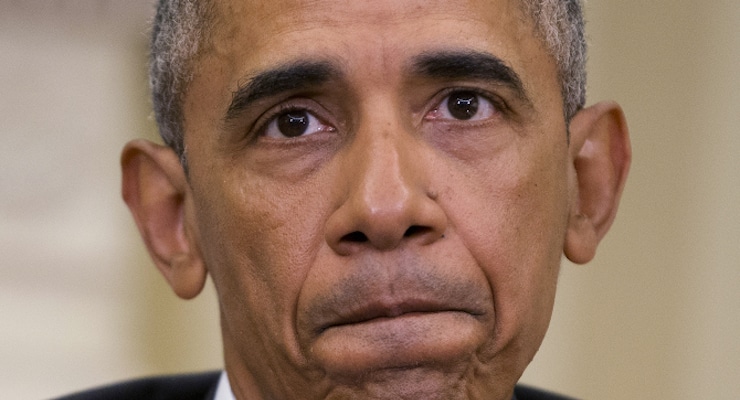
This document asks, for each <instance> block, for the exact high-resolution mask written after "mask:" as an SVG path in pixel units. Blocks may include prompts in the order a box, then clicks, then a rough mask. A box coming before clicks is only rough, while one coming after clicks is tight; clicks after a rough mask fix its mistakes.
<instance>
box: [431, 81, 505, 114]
mask: <svg viewBox="0 0 740 400" xmlns="http://www.w3.org/2000/svg"><path fill="white" fill-rule="evenodd" d="M455 92H472V93H475V94H476V95H478V96H481V97H483V98H485V99H486V100H488V101H490V102H491V104H493V106H494V107H495V108H496V110H497V111H499V112H502V113H503V112H508V111H509V106H508V104H507V102H506V101H505V100H504V99H503V98H502V97H501V96H499V95H496V94H495V93H492V92H491V91H489V90H485V89H480V88H476V87H471V86H454V87H449V88H445V89H442V90H440V91H438V92H437V93H435V95H434V96H433V97H432V99H434V100H433V101H432V108H430V109H428V110H427V111H426V112H429V111H431V110H434V109H435V108H437V107H439V106H440V105H441V104H442V101H444V100H445V99H446V98H447V97H449V96H450V95H451V94H453V93H455Z"/></svg>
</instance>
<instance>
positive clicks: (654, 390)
mask: <svg viewBox="0 0 740 400" xmlns="http://www.w3.org/2000/svg"><path fill="white" fill-rule="evenodd" d="M587 16H588V19H589V34H590V38H591V44H592V49H591V59H590V64H589V72H590V92H589V99H590V101H591V102H594V101H597V100H600V99H608V98H613V99H616V100H618V101H619V102H620V103H621V104H622V105H623V106H624V108H625V111H626V112H627V116H628V119H629V122H630V127H631V130H632V135H633V146H634V154H635V160H634V164H633V169H632V175H631V181H630V182H629V184H628V187H627V189H626V192H625V198H624V200H623V203H622V210H621V215H620V216H619V217H618V219H617V222H616V224H615V226H614V228H613V231H612V232H611V234H610V235H609V236H608V237H607V239H606V241H605V243H604V244H603V246H602V248H601V249H600V253H599V255H598V256H597V258H596V260H595V261H594V262H593V263H591V264H590V265H588V266H574V265H571V264H565V265H564V267H563V272H562V275H561V283H560V292H559V294H558V302H557V305H556V310H555V315H554V317H553V324H552V327H551V330H550V332H549V334H548V337H547V338H546V340H545V343H544V344H543V347H542V349H541V351H540V354H539V355H538V356H537V357H536V358H535V361H534V362H533V364H532V366H531V368H530V369H529V370H528V371H527V373H526V374H525V377H524V380H525V381H527V382H532V383H535V384H537V385H541V386H545V387H549V388H552V389H556V390H559V391H562V392H564V393H568V394H571V395H574V396H577V397H582V398H589V399H625V398H650V397H654V398H670V399H697V398H719V399H735V398H740V379H738V376H740V340H738V339H737V336H738V334H737V332H740V309H739V308H740V261H739V260H740V250H739V249H740V206H739V204H740V161H738V160H739V159H740V157H739V156H740V79H738V71H739V70H738V66H739V65H740V28H739V27H740V3H738V2H737V1H735V0H732V1H730V0H725V1H721V0H715V1H712V2H689V1H685V0H670V1H668V0H659V1H644V0H604V1H596V0H591V1H590V2H588V3H587ZM147 18H149V7H148V1H144V0H140V1H136V2H134V1H126V2H120V1H112V0H111V1H103V0H76V1H73V0H69V1H65V2H48V1H43V0H33V1H10V0H0V137H2V139H3V144H2V145H1V146H0V254H2V259H1V261H0V387H2V388H3V390H4V394H3V397H7V398H42V397H48V396H51V395H53V394H58V393H61V392H65V391H69V390H73V389H76V388H80V387H85V386H89V385H92V384H97V383H102V382H105V381H108V380H115V379H121V378H124V377H130V376H135V375H142V374H150V373H155V372H175V371H184V370H198V369H206V368H215V367H218V366H219V365H220V363H221V361H220V343H219V338H218V333H217V332H218V327H217V324H218V322H217V308H216V307H217V306H216V304H215V302H214V299H213V293H212V291H211V290H209V291H208V292H207V293H205V295H204V296H202V298H200V299H197V300H195V301H194V302H181V301H178V300H176V299H175V298H174V295H172V294H171V293H170V292H169V291H168V289H167V288H166V285H165V284H164V283H163V282H162V279H161V278H159V277H158V276H157V274H156V272H155V271H154V268H153V267H152V266H151V263H150V262H149V261H148V259H147V258H146V256H145V254H144V251H143V247H142V246H141V244H140V243H139V240H138V238H137V237H136V235H135V230H134V227H133V224H132V223H131V222H130V220H129V217H128V215H127V212H126V210H125V207H124V206H123V204H122V202H121V201H120V200H119V195H118V184H119V183H118V181H119V177H118V167H117V157H118V152H119V149H120V147H121V146H122V145H123V143H125V141H126V140H128V139H129V138H132V137H136V136H142V135H143V136H151V135H152V132H153V127H152V124H151V122H150V121H149V120H148V116H149V111H148V101H147V100H146V84H145V79H146V78H145V70H144V64H145V53H146V36H145V34H144V33H143V32H144V31H145V21H146V19H147Z"/></svg>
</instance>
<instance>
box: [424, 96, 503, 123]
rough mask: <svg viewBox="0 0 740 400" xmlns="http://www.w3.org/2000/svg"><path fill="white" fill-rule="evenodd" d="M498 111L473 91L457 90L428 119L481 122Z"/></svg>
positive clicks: (443, 100) (488, 101)
mask: <svg viewBox="0 0 740 400" xmlns="http://www.w3.org/2000/svg"><path fill="white" fill-rule="evenodd" d="M496 111H497V110H496V107H495V106H494V105H493V103H491V101H490V100H488V99H486V98H485V97H484V96H481V95H480V94H478V93H476V92H474V91H471V90H456V91H454V92H452V93H450V94H449V95H447V97H445V98H444V99H442V101H441V102H440V103H439V104H438V105H437V107H435V108H434V109H433V110H432V111H431V112H430V113H429V115H428V117H427V118H429V119H447V120H459V121H479V120H485V119H488V118H491V117H493V116H494V114H495V113H496Z"/></svg>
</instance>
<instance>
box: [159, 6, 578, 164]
mask: <svg viewBox="0 0 740 400" xmlns="http://www.w3.org/2000/svg"><path fill="white" fill-rule="evenodd" d="M212 1H213V0H159V4H158V6H157V14H156V17H155V18H154V22H153V26H152V38H151V56H150V61H149V84H150V87H151V90H152V102H153V105H154V115H155V118H156V120H157V125H159V134H160V135H161V136H162V139H163V140H164V142H165V144H167V145H168V146H170V147H171V148H172V149H173V150H175V152H176V153H177V154H178V155H179V156H180V158H181V159H182V161H183V162H184V161H185V145H184V132H185V118H184V115H183V98H184V93H185V91H186V90H187V87H188V84H189V83H190V81H191V80H192V76H193V75H192V74H193V63H194V60H195V59H196V58H197V56H198V55H199V52H200V50H201V48H202V47H203V46H204V43H205V42H206V40H208V39H207V38H208V35H209V34H210V27H209V25H210V24H211V23H212V18H213V16H214V14H213V13H212V9H211V6H212ZM520 1H521V2H522V9H523V11H524V13H525V15H527V16H529V17H530V18H531V19H532V21H533V22H534V26H535V33H536V35H537V36H538V37H539V39H540V40H542V42H543V43H544V44H545V47H546V49H547V50H548V52H549V53H550V55H551V56H552V57H553V59H554V60H555V62H556V64H557V67H558V75H559V76H558V78H559V80H560V87H561V95H562V98H563V113H564V116H565V120H566V121H570V119H571V118H572V117H573V115H575V113H576V112H578V110H580V109H581V108H583V105H584V104H585V102H586V40H585V36H584V21H583V13H582V11H581V2H580V0H520Z"/></svg>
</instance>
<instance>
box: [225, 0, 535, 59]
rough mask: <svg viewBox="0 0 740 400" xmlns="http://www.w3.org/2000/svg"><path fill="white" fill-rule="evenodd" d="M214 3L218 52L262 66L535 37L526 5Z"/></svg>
mask: <svg viewBox="0 0 740 400" xmlns="http://www.w3.org/2000/svg"><path fill="white" fill-rule="evenodd" d="M214 5H215V11H216V12H215V13H213V16H214V21H213V22H214V23H213V24H211V26H212V27H213V29H212V30H213V32H212V38H213V40H212V41H211V43H210V44H211V45H212V48H211V49H212V50H215V52H216V53H217V54H221V55H229V54H233V53H246V54H247V55H251V56H252V57H250V59H251V60H250V61H258V62H259V61H260V60H262V59H270V58H276V57H291V56H294V55H304V54H307V53H311V52H314V53H315V52H319V51H322V50H323V51H329V50H333V51H342V50H347V51H349V50H353V49H357V48H358V47H360V48H368V49H369V48H370V47H371V46H373V47H374V49H379V48H380V49H382V50H383V53H384V54H391V55H393V52H394V51H399V50H400V51H402V52H408V51H409V50H411V48H413V47H414V46H415V45H421V46H429V45H430V44H432V43H430V42H436V43H437V45H438V46H439V47H444V46H452V45H457V46H458V47H459V46H460V45H463V46H465V47H476V46H478V47H480V46H481V45H486V44H491V43H496V42H498V43H499V44H503V43H504V42H506V41H507V40H506V39H508V41H512V40H513V41H521V39H523V38H526V39H531V38H533V36H534V29H533V27H532V23H531V20H530V19H529V18H525V17H524V14H523V13H522V8H521V4H520V1H519V0H466V1H455V0H447V1H437V0H374V1H366V0H272V1H270V0H267V1H264V0H224V1H215V2H214ZM504 34H505V35H504ZM504 36H506V37H507V38H504ZM481 42H488V43H483V44H482V43H481ZM341 46H345V47H346V48H345V49H342V48H341ZM329 47H332V48H333V49H329ZM501 47H502V49H501V50H504V49H503V47H505V46H501ZM377 55H379V54H377V52H376V54H374V56H377ZM267 62H269V61H267Z"/></svg>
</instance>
